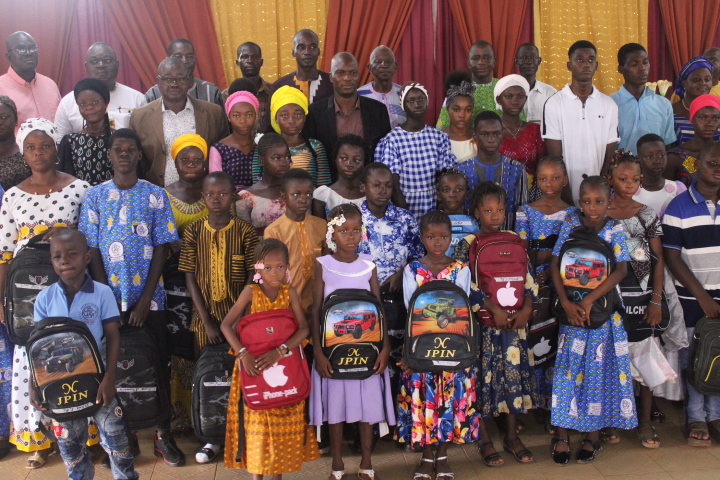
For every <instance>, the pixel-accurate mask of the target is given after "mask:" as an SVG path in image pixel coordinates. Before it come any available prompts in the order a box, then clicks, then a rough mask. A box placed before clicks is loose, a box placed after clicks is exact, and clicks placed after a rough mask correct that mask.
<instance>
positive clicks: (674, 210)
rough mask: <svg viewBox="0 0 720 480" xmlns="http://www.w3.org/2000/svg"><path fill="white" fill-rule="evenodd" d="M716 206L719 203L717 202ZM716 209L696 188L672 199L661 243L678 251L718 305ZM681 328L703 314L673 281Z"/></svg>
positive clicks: (719, 251)
mask: <svg viewBox="0 0 720 480" xmlns="http://www.w3.org/2000/svg"><path fill="white" fill-rule="evenodd" d="M718 203H720V202H718ZM717 210H718V207H717V205H714V204H713V203H712V202H711V201H710V200H706V199H705V197H703V196H702V195H701V194H700V192H698V191H697V188H696V184H692V185H691V186H690V189H688V190H687V191H686V192H683V193H681V194H680V195H678V196H677V197H675V198H674V199H673V200H672V201H671V202H670V204H669V205H668V207H667V210H665V216H664V217H663V233H664V235H663V237H662V243H663V247H665V248H675V249H677V250H680V252H681V258H682V261H683V262H685V264H686V265H687V266H688V268H690V271H691V272H692V273H693V274H694V275H695V277H696V278H697V279H698V281H699V282H700V283H701V284H702V285H703V287H705V290H707V292H708V293H709V294H710V295H711V296H712V297H713V298H714V299H715V300H719V301H720V216H718V215H716V212H717ZM675 285H676V287H677V292H678V296H679V297H680V303H681V304H682V307H683V312H684V315H685V325H686V326H687V327H694V326H695V323H697V321H698V320H700V319H701V318H702V317H703V316H704V314H703V311H702V309H701V308H700V304H699V303H698V302H697V300H696V299H695V297H694V296H693V295H692V294H691V293H690V291H689V290H688V289H686V288H685V287H684V286H682V285H681V284H680V283H679V282H678V281H677V280H675Z"/></svg>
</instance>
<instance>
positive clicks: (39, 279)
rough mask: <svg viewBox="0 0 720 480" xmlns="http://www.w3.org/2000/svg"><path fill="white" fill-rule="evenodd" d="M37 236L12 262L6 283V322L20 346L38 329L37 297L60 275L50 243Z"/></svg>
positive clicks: (14, 341)
mask: <svg viewBox="0 0 720 480" xmlns="http://www.w3.org/2000/svg"><path fill="white" fill-rule="evenodd" d="M42 237H43V235H42V234H40V235H35V236H34V237H33V238H31V239H30V240H29V241H28V243H27V244H26V245H24V246H23V247H22V248H21V249H20V251H19V252H18V253H17V255H15V257H14V258H13V259H12V261H11V262H10V266H9V267H8V272H7V280H6V283H5V325H7V329H8V336H9V337H10V340H11V341H12V342H13V343H14V344H16V345H23V346H24V345H25V344H26V343H27V341H28V338H29V337H30V332H32V331H33V328H35V312H34V310H35V299H36V298H37V296H38V294H39V293H40V292H41V291H42V290H45V289H46V288H47V287H49V286H50V285H52V284H53V283H55V282H57V281H58V280H59V279H60V277H59V276H58V274H57V273H55V270H54V269H53V266H52V260H51V259H50V244H49V243H46V242H41V239H42Z"/></svg>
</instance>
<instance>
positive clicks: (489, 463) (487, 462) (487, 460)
mask: <svg viewBox="0 0 720 480" xmlns="http://www.w3.org/2000/svg"><path fill="white" fill-rule="evenodd" d="M492 444H493V442H485V443H483V444H482V445H478V453H479V454H480V455H481V456H482V449H483V447H484V446H486V445H492ZM493 448H494V447H493ZM502 459H503V458H502V455H500V454H499V453H498V452H495V453H491V454H490V455H486V456H484V457H482V461H483V463H484V464H485V465H487V466H488V467H490V468H495V467H502V466H503V465H505V461H504V460H503V462H502V463H492V462H494V461H497V460H502Z"/></svg>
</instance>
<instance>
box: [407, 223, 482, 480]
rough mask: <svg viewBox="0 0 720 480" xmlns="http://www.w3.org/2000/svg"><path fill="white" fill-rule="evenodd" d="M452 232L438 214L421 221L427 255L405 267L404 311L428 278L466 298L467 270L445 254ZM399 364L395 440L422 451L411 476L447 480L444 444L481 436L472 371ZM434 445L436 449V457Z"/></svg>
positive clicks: (468, 273) (473, 368) (474, 371)
mask: <svg viewBox="0 0 720 480" xmlns="http://www.w3.org/2000/svg"><path fill="white" fill-rule="evenodd" d="M451 229H452V225H451V223H450V218H449V217H448V216H447V215H446V214H444V213H443V212H441V211H439V210H433V211H431V212H429V213H426V214H425V215H424V216H423V217H422V219H421V220H420V236H421V239H422V242H423V245H424V246H425V250H426V251H427V255H425V256H424V257H422V258H421V259H420V260H415V261H413V262H411V263H409V264H408V265H407V266H406V267H405V269H404V273H403V293H404V296H405V307H406V308H408V304H409V302H410V299H411V298H412V295H413V292H415V290H417V288H418V287H420V286H422V285H424V284H426V283H428V282H430V281H432V280H449V281H451V282H453V283H455V284H456V285H458V286H459V287H460V288H462V289H463V290H464V291H465V293H466V294H468V295H469V294H470V269H469V268H468V267H467V265H465V264H464V263H462V262H459V261H457V260H453V259H452V258H450V257H448V256H447V254H446V252H447V250H448V246H449V244H450V240H451V238H452V231H451ZM399 365H401V366H402V368H403V374H402V376H401V378H400V382H401V383H400V394H399V395H398V437H399V441H400V442H401V443H405V444H407V445H411V446H412V447H414V448H415V449H422V451H423V455H422V461H421V462H420V464H419V465H418V467H417V469H416V470H415V476H414V477H413V478H414V479H417V480H420V479H429V478H432V477H431V476H430V474H431V473H432V472H433V466H434V467H435V469H436V473H437V476H436V479H437V480H450V479H452V478H454V474H453V473H452V471H451V470H450V465H449V464H448V456H447V448H448V444H449V443H450V442H453V443H459V444H462V443H471V442H475V441H477V440H478V439H479V438H480V417H479V414H478V411H477V409H476V403H475V401H476V394H475V373H476V367H475V366H474V365H473V366H471V367H469V368H466V369H464V370H456V371H441V372H427V373H423V372H413V371H411V370H410V369H408V368H407V366H405V363H404V361H401V362H400V363H399ZM447 426H450V428H446V427H447ZM433 446H437V453H436V454H435V456H433Z"/></svg>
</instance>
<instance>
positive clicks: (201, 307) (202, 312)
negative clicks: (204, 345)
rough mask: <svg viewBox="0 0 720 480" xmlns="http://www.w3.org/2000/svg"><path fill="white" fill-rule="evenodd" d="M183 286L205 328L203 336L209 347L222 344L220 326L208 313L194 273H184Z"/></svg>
mask: <svg viewBox="0 0 720 480" xmlns="http://www.w3.org/2000/svg"><path fill="white" fill-rule="evenodd" d="M185 284H186V285H187V289H188V291H189V292H190V298H192V301H193V306H194V307H195V310H197V312H198V316H199V317H200V320H201V321H202V323H203V326H204V327H205V335H206V336H207V341H208V343H209V344H211V345H217V344H218V343H223V342H224V341H225V339H224V338H223V334H222V332H221V331H220V326H219V325H218V324H217V323H215V322H214V321H213V319H212V318H211V317H210V312H208V309H207V305H205V299H204V298H203V296H202V293H201V292H200V286H199V285H198V283H197V278H196V277H195V274H194V273H191V272H185Z"/></svg>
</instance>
